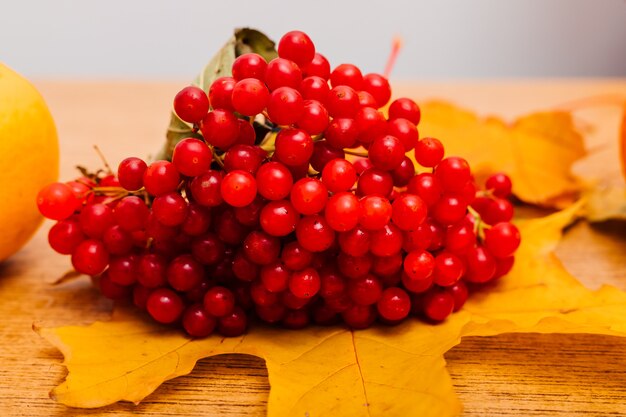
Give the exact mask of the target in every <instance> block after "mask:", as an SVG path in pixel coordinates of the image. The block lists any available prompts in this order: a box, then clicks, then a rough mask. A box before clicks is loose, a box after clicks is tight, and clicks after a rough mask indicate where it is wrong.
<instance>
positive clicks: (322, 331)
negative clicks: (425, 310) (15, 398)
mask: <svg viewBox="0 0 626 417" xmlns="http://www.w3.org/2000/svg"><path fill="white" fill-rule="evenodd" d="M581 206H582V203H577V204H575V205H573V206H571V207H569V208H568V209H566V210H564V211H561V212H558V213H555V214H553V215H550V216H548V217H545V218H541V219H536V220H527V221H524V222H521V224H520V228H521V230H522V233H523V235H524V240H523V243H522V246H521V247H520V249H519V252H518V262H517V263H516V266H515V268H514V269H513V271H512V272H511V273H510V274H509V275H508V276H507V277H505V278H504V279H502V280H500V281H498V282H497V283H496V284H495V285H494V286H493V288H490V291H485V292H480V293H476V294H474V295H473V297H471V298H470V300H469V301H468V303H467V304H466V305H465V307H464V309H463V310H462V311H461V312H459V313H456V314H454V315H453V316H452V317H451V318H450V319H448V320H447V321H446V322H445V323H443V324H441V325H430V324H427V323H423V322H420V321H417V320H408V321H407V322H405V323H403V324H401V325H399V326H394V327H374V328H371V329H368V330H363V331H350V330H347V329H344V328H337V327H332V328H319V327H311V328H308V329H306V330H300V331H288V330H284V329H274V328H269V327H262V326H260V327H254V328H252V329H251V330H250V332H249V333H248V334H246V335H244V336H241V337H237V338H222V337H218V336H212V337H209V338H206V339H202V340H192V339H189V338H187V337H185V336H184V335H183V334H182V333H181V332H179V331H177V330H172V329H169V328H165V327H162V326H159V325H156V324H153V323H151V322H148V321H147V320H143V319H142V318H141V317H138V316H137V315H136V314H133V313H132V312H127V311H118V312H117V313H118V314H116V315H115V316H114V318H113V319H112V320H111V321H109V322H97V323H94V324H92V325H90V326H87V327H79V326H69V327H60V328H42V329H37V330H38V331H39V333H40V334H41V335H42V336H43V337H45V338H46V339H47V340H49V341H50V342H51V343H52V344H54V345H55V346H56V347H58V348H59V349H60V350H61V352H62V353H63V355H64V357H65V361H64V364H65V366H67V368H68V371H69V374H68V376H67V379H66V381H65V382H63V383H62V384H61V385H59V386H58V387H56V388H55V389H54V390H53V391H52V392H51V396H52V397H53V398H54V399H56V400H57V401H59V402H61V403H63V404H66V405H69V406H74V407H99V406H104V405H107V404H111V403H113V402H116V401H120V400H126V401H132V402H139V401H141V400H142V399H143V398H145V397H146V396H147V395H148V394H150V393H151V392H152V391H154V390H155V389H156V388H157V387H158V386H159V385H160V384H161V383H162V382H164V381H166V380H168V379H172V378H175V377H177V376H180V375H185V374H187V373H189V372H191V370H192V369H193V367H194V365H195V363H196V361H198V360H199V359H201V358H204V357H208V356H213V355H218V354H223V353H244V354H250V355H255V356H258V357H261V358H263V359H264V360H265V362H266V365H267V369H268V375H269V383H270V386H271V390H270V395H269V400H268V415H269V416H286V415H311V416H313V415H315V416H337V415H351V416H386V415H420V416H455V415H458V414H459V413H460V411H461V404H460V402H459V400H458V398H457V397H456V395H455V394H454V391H453V387H452V383H451V379H450V376H449V375H448V373H447V371H446V368H445V361H444V358H443V355H444V353H445V352H447V351H448V350H449V349H451V348H452V347H453V346H455V345H457V344H458V343H460V341H461V338H462V337H463V336H481V335H482V336H485V335H495V334H499V333H504V332H542V333H599V334H608V335H617V336H626V293H625V292H622V291H620V290H618V289H616V288H613V287H607V286H605V287H602V288H600V289H599V290H597V291H590V290H588V289H586V288H585V287H583V286H582V285H581V284H580V283H579V282H578V281H577V280H576V279H575V278H574V277H572V276H571V275H569V274H568V273H567V272H566V271H565V269H564V268H563V267H562V265H561V264H560V262H559V260H558V259H557V258H556V256H555V255H554V253H553V250H554V248H555V246H556V244H557V242H558V241H559V239H560V237H561V230H562V229H563V228H564V227H565V226H567V225H568V224H569V223H570V222H571V221H572V220H573V219H574V218H575V217H576V215H577V213H578V212H579V210H580V208H581ZM307 413H308V414H307Z"/></svg>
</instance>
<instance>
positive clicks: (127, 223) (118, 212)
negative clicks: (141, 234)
mask: <svg viewBox="0 0 626 417" xmlns="http://www.w3.org/2000/svg"><path fill="white" fill-rule="evenodd" d="M148 214H149V209H148V206H147V205H146V203H145V201H144V200H142V199H141V198H139V197H137V196H132V195H131V196H127V197H124V198H122V199H121V200H120V201H119V202H118V203H117V204H116V205H115V208H114V209H113V217H114V218H115V222H116V223H117V224H119V225H120V227H121V228H122V229H124V230H125V231H127V232H133V231H136V230H141V229H143V228H144V227H145V225H146V220H147V219H148Z"/></svg>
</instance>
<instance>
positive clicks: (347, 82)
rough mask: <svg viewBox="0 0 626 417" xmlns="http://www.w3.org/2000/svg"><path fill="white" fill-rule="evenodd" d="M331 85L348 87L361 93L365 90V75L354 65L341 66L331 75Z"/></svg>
mask: <svg viewBox="0 0 626 417" xmlns="http://www.w3.org/2000/svg"><path fill="white" fill-rule="evenodd" d="M330 85H332V86H333V87H337V86H340V85H341V86H348V87H352V88H354V89H355V90H357V91H359V90H362V89H363V74H361V70H359V68H358V67H357V66H355V65H352V64H341V65H339V66H338V67H337V68H335V69H334V70H333V72H331V73H330Z"/></svg>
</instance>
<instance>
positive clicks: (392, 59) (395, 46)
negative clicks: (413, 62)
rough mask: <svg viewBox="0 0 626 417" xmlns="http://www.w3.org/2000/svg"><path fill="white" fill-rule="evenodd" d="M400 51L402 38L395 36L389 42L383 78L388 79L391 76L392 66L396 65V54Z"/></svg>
mask: <svg viewBox="0 0 626 417" xmlns="http://www.w3.org/2000/svg"><path fill="white" fill-rule="evenodd" d="M401 49H402V38H401V37H400V36H395V37H394V38H393V40H392V41H391V52H389V57H388V58H387V65H385V71H384V72H383V75H384V76H385V78H389V76H390V75H391V71H392V70H393V67H394V65H395V64H396V59H397V58H398V54H399V53H400V50H401Z"/></svg>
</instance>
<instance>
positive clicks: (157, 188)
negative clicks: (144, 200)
mask: <svg viewBox="0 0 626 417" xmlns="http://www.w3.org/2000/svg"><path fill="white" fill-rule="evenodd" d="M179 183H180V174H179V173H178V170H177V169H176V166H175V165H174V164H172V163H171V162H168V161H155V162H153V163H151V164H150V166H149V167H148V169H146V172H145V173H144V174H143V184H144V186H145V187H146V191H147V192H148V193H150V194H151V195H153V196H160V195H163V194H167V193H170V192H172V191H175V190H176V188H178V184H179Z"/></svg>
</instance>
